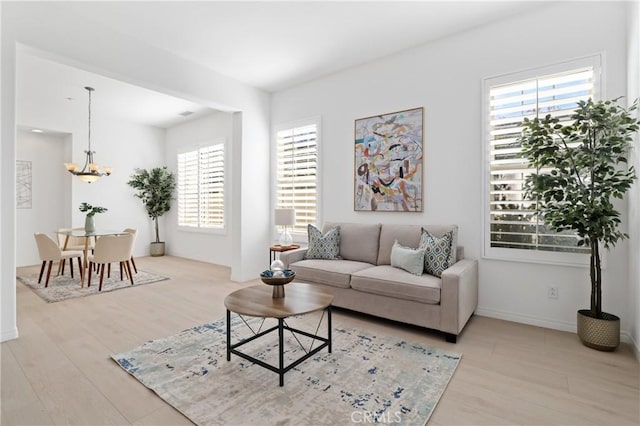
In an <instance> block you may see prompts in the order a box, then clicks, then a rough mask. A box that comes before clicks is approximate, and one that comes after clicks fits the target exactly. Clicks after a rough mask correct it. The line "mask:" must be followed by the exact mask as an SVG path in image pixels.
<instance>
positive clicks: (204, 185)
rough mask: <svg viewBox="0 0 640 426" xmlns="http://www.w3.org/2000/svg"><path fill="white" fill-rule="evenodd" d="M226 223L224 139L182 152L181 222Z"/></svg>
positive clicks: (192, 225)
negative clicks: (221, 141) (220, 141)
mask: <svg viewBox="0 0 640 426" xmlns="http://www.w3.org/2000/svg"><path fill="white" fill-rule="evenodd" d="M224 225H225V224H224V143H218V144H215V145H210V146H206V147H202V148H199V149H197V150H194V151H188V152H184V153H179V154H178V226H184V227H190V228H202V229H223V228H224Z"/></svg>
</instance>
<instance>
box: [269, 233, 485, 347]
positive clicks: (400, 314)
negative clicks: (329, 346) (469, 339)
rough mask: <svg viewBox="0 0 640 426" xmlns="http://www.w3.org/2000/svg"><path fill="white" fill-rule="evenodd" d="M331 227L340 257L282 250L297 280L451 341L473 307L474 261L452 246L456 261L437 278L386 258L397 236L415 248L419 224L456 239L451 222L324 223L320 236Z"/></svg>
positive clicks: (344, 303) (340, 301)
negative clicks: (335, 229)
mask: <svg viewBox="0 0 640 426" xmlns="http://www.w3.org/2000/svg"><path fill="white" fill-rule="evenodd" d="M335 226H340V257H341V259H339V260H326V259H305V258H304V255H305V252H306V248H300V249H296V250H291V251H287V252H283V253H281V256H280V259H281V260H282V261H283V262H284V264H285V266H286V267H288V268H290V269H292V270H293V271H295V272H296V281H300V282H306V283H311V284H315V285H319V286H322V287H323V288H325V289H328V290H330V291H331V292H332V293H333V294H334V295H335V299H334V302H333V305H334V306H337V307H340V308H346V309H350V310H354V311H358V312H363V313H366V314H370V315H375V316H378V317H383V318H388V319H391V320H395V321H400V322H404V323H408V324H414V325H418V326H421V327H426V328H430V329H435V330H439V331H441V332H443V333H445V336H446V338H447V341H449V342H454V343H455V342H456V340H457V336H458V334H460V332H461V331H462V329H463V327H464V326H465V324H466V323H467V321H468V320H469V318H470V317H471V315H472V314H473V312H474V311H475V309H476V307H477V305H478V262H477V260H472V259H465V258H464V250H463V248H462V247H459V246H456V254H457V255H456V262H455V263H454V264H453V265H451V266H450V267H449V268H448V269H446V270H445V271H444V272H443V273H442V276H441V277H440V278H438V277H435V276H432V275H428V274H424V273H423V274H422V275H421V276H417V275H413V274H411V273H409V272H406V271H404V270H402V269H399V268H395V267H393V266H391V262H390V258H391V247H392V246H393V244H394V242H395V241H396V240H397V241H398V242H399V243H400V244H401V245H403V246H406V247H414V248H417V247H418V245H419V243H420V235H421V229H422V228H425V229H426V230H428V231H429V232H430V233H431V234H432V235H434V236H436V237H442V235H444V234H445V233H446V232H448V231H450V230H452V229H455V234H456V239H457V227H456V226H454V225H446V226H444V225H443V226H433V225H432V226H429V225H426V226H419V225H388V224H359V223H326V224H325V225H324V227H323V230H322V232H323V234H324V233H326V232H327V231H328V230H329V229H331V228H333V227H335ZM454 243H455V241H454Z"/></svg>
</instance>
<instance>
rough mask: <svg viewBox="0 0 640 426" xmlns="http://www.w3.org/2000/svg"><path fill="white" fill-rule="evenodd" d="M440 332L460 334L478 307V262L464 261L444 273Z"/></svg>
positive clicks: (441, 293)
mask: <svg viewBox="0 0 640 426" xmlns="http://www.w3.org/2000/svg"><path fill="white" fill-rule="evenodd" d="M440 305H441V308H442V312H441V313H440V330H442V331H444V332H447V333H452V334H455V335H457V334H459V333H460V331H461V330H462V328H463V327H464V325H465V324H466V323H467V321H468V320H469V318H470V317H471V314H473V311H475V310H476V307H477V306H478V261H477V260H474V259H462V260H460V261H459V262H456V263H455V264H453V265H451V267H449V268H448V269H447V270H445V271H444V272H443V273H442V288H441V290H440Z"/></svg>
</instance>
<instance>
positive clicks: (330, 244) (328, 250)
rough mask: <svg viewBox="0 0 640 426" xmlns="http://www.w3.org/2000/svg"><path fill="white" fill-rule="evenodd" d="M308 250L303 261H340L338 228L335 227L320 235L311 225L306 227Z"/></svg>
mask: <svg viewBox="0 0 640 426" xmlns="http://www.w3.org/2000/svg"><path fill="white" fill-rule="evenodd" d="M307 232H308V233H309V249H308V250H307V253H306V254H305V255H304V258H305V259H340V227H339V226H336V227H335V228H332V229H331V230H329V232H327V233H326V234H325V235H322V232H320V230H319V229H318V228H316V227H315V226H313V225H308V226H307Z"/></svg>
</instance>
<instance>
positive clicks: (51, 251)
mask: <svg viewBox="0 0 640 426" xmlns="http://www.w3.org/2000/svg"><path fill="white" fill-rule="evenodd" d="M33 236H34V237H35V239H36V245H37V246H38V254H39V255H40V260H42V261H45V260H59V259H60V258H62V252H61V251H60V247H58V245H57V244H56V242H55V241H54V240H53V238H51V237H50V236H48V235H47V234H41V233H35V234H33Z"/></svg>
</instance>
